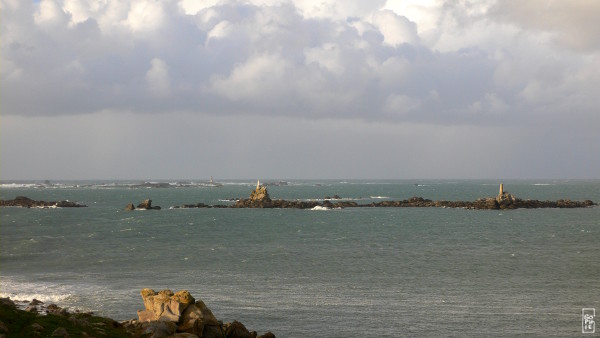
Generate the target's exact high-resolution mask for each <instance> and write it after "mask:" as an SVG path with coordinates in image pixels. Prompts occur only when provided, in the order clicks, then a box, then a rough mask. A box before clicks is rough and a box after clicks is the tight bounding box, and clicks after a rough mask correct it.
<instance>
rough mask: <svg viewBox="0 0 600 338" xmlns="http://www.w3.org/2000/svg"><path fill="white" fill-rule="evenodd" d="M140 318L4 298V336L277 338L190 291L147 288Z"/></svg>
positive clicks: (0, 322) (0, 326)
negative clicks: (221, 314) (217, 312)
mask: <svg viewBox="0 0 600 338" xmlns="http://www.w3.org/2000/svg"><path fill="white" fill-rule="evenodd" d="M140 294H141V296H142V299H143V301H144V307H145V309H144V310H139V311H138V312H137V315H138V319H130V320H125V321H120V322H119V321H116V320H114V319H111V318H109V317H101V316H96V315H94V314H93V313H92V312H79V311H75V312H69V311H67V309H64V308H61V307H58V306H57V305H55V304H45V303H44V302H41V301H39V300H36V299H33V300H32V301H31V302H30V301H22V300H12V299H10V298H0V337H40V336H42V337H156V338H158V337H187V338H198V337H203V338H275V335H274V334H273V333H272V332H271V331H267V332H266V333H264V334H262V335H258V333H257V332H256V331H250V330H248V329H247V328H246V327H245V326H244V324H242V323H240V322H238V321H236V320H234V321H233V322H228V323H223V321H221V320H217V318H216V317H215V316H214V315H213V313H212V311H211V310H210V309H209V308H208V307H207V306H206V305H205V304H204V302H203V301H202V300H196V299H194V297H192V295H190V293H189V292H188V291H186V290H181V291H179V292H177V293H174V292H172V291H171V290H162V291H160V292H155V291H154V290H152V289H142V291H141V292H140Z"/></svg>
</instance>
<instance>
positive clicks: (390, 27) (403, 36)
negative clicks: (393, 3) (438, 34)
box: [372, 10, 419, 47]
mask: <svg viewBox="0 0 600 338" xmlns="http://www.w3.org/2000/svg"><path fill="white" fill-rule="evenodd" d="M372 20H373V24H374V25H375V26H376V27H377V28H379V31H380V32H381V33H382V34H383V42H384V43H386V44H388V45H390V46H393V47H398V46H400V45H401V44H403V43H408V44H413V45H414V44H417V43H418V41H419V38H418V36H417V30H416V25H415V24H414V23H413V22H410V21H409V20H408V19H407V18H406V17H403V16H399V15H397V14H396V13H394V12H392V11H390V10H382V11H378V12H377V13H375V14H373V19H372Z"/></svg>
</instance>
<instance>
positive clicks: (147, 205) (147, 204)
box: [125, 199, 160, 211]
mask: <svg viewBox="0 0 600 338" xmlns="http://www.w3.org/2000/svg"><path fill="white" fill-rule="evenodd" d="M135 209H141V210H160V207H159V206H153V205H152V200H150V199H146V200H143V201H142V203H140V204H138V206H137V207H135V206H134V205H133V203H129V204H127V206H126V207H125V211H132V210H135Z"/></svg>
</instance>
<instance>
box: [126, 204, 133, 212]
mask: <svg viewBox="0 0 600 338" xmlns="http://www.w3.org/2000/svg"><path fill="white" fill-rule="evenodd" d="M133 210H135V205H133V203H129V204H127V206H126V207H125V211H133Z"/></svg>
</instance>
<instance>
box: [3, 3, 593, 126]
mask: <svg viewBox="0 0 600 338" xmlns="http://www.w3.org/2000/svg"><path fill="white" fill-rule="evenodd" d="M1 1H2V2H1V5H2V11H1V15H2V20H1V22H0V25H1V27H0V29H1V32H2V41H3V43H2V54H1V60H0V61H1V62H2V65H3V67H2V69H1V70H0V76H1V81H2V86H3V90H2V92H1V93H0V95H2V109H3V114H8V115H24V116H55V115H62V114H89V113H94V112H98V111H107V110H114V111H120V110H126V111H131V112H134V113H139V114H146V113H171V112H173V111H187V112H196V113H199V114H200V113H201V114H214V115H216V116H220V115H235V114H253V115H268V116H288V117H294V118H299V119H304V118H308V119H312V118H334V119H362V120H365V121H388V122H395V123H402V122H418V123H428V124H431V123H434V124H435V123H438V124H488V125H489V124H497V123H506V124H511V123H533V121H534V120H535V119H536V118H537V116H538V115H537V114H538V113H535V112H541V111H545V114H546V116H548V117H552V118H555V119H562V118H565V117H564V116H565V115H564V112H563V109H566V108H565V106H566V103H565V102H568V104H569V105H570V109H568V110H569V111H571V112H576V114H578V115H580V116H583V118H587V119H590V118H593V117H591V116H592V114H594V109H593V107H594V106H596V105H597V104H600V102H599V100H600V98H598V96H597V95H594V94H593V91H592V90H590V89H589V88H594V87H595V86H597V84H598V80H597V79H596V77H594V76H590V75H586V74H596V73H597V71H596V69H597V65H598V60H599V59H600V53H599V52H598V51H597V48H596V47H597V46H596V43H597V42H596V35H597V34H593V32H594V30H593V29H587V30H585V31H584V29H583V27H584V26H586V27H594V26H595V25H596V24H595V23H594V24H593V23H591V21H590V20H591V19H589V18H590V17H591V16H590V15H588V13H591V12H594V11H593V9H594V8H595V7H596V5H595V3H591V4H589V3H585V4H584V3H583V2H557V1H551V2H544V4H546V5H543V4H541V3H539V2H537V1H532V2H528V3H526V4H525V3H524V4H515V3H513V2H505V1H491V0H490V1H483V2H482V1H460V2H450V3H447V2H438V1H425V2H421V1H402V2H400V1H395V0H389V1H372V2H365V1H358V0H356V1H347V2H343V3H342V2H339V1H334V0H327V1H309V0H302V1H300V0H298V1H291V0H254V1H250V0H248V1H233V0H231V1H229V0H219V1H217V0H211V1H187V0H181V1H176V0H171V1H165V2H156V1H150V0H136V1H132V2H118V1H92V0H64V1H58V0H42V1H41V2H40V3H30V2H14V1H9V0H1ZM526 18H531V20H528V19H526ZM590 25H591V26H590ZM563 47H568V48H567V49H565V48H563ZM571 114H572V113H571Z"/></svg>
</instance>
